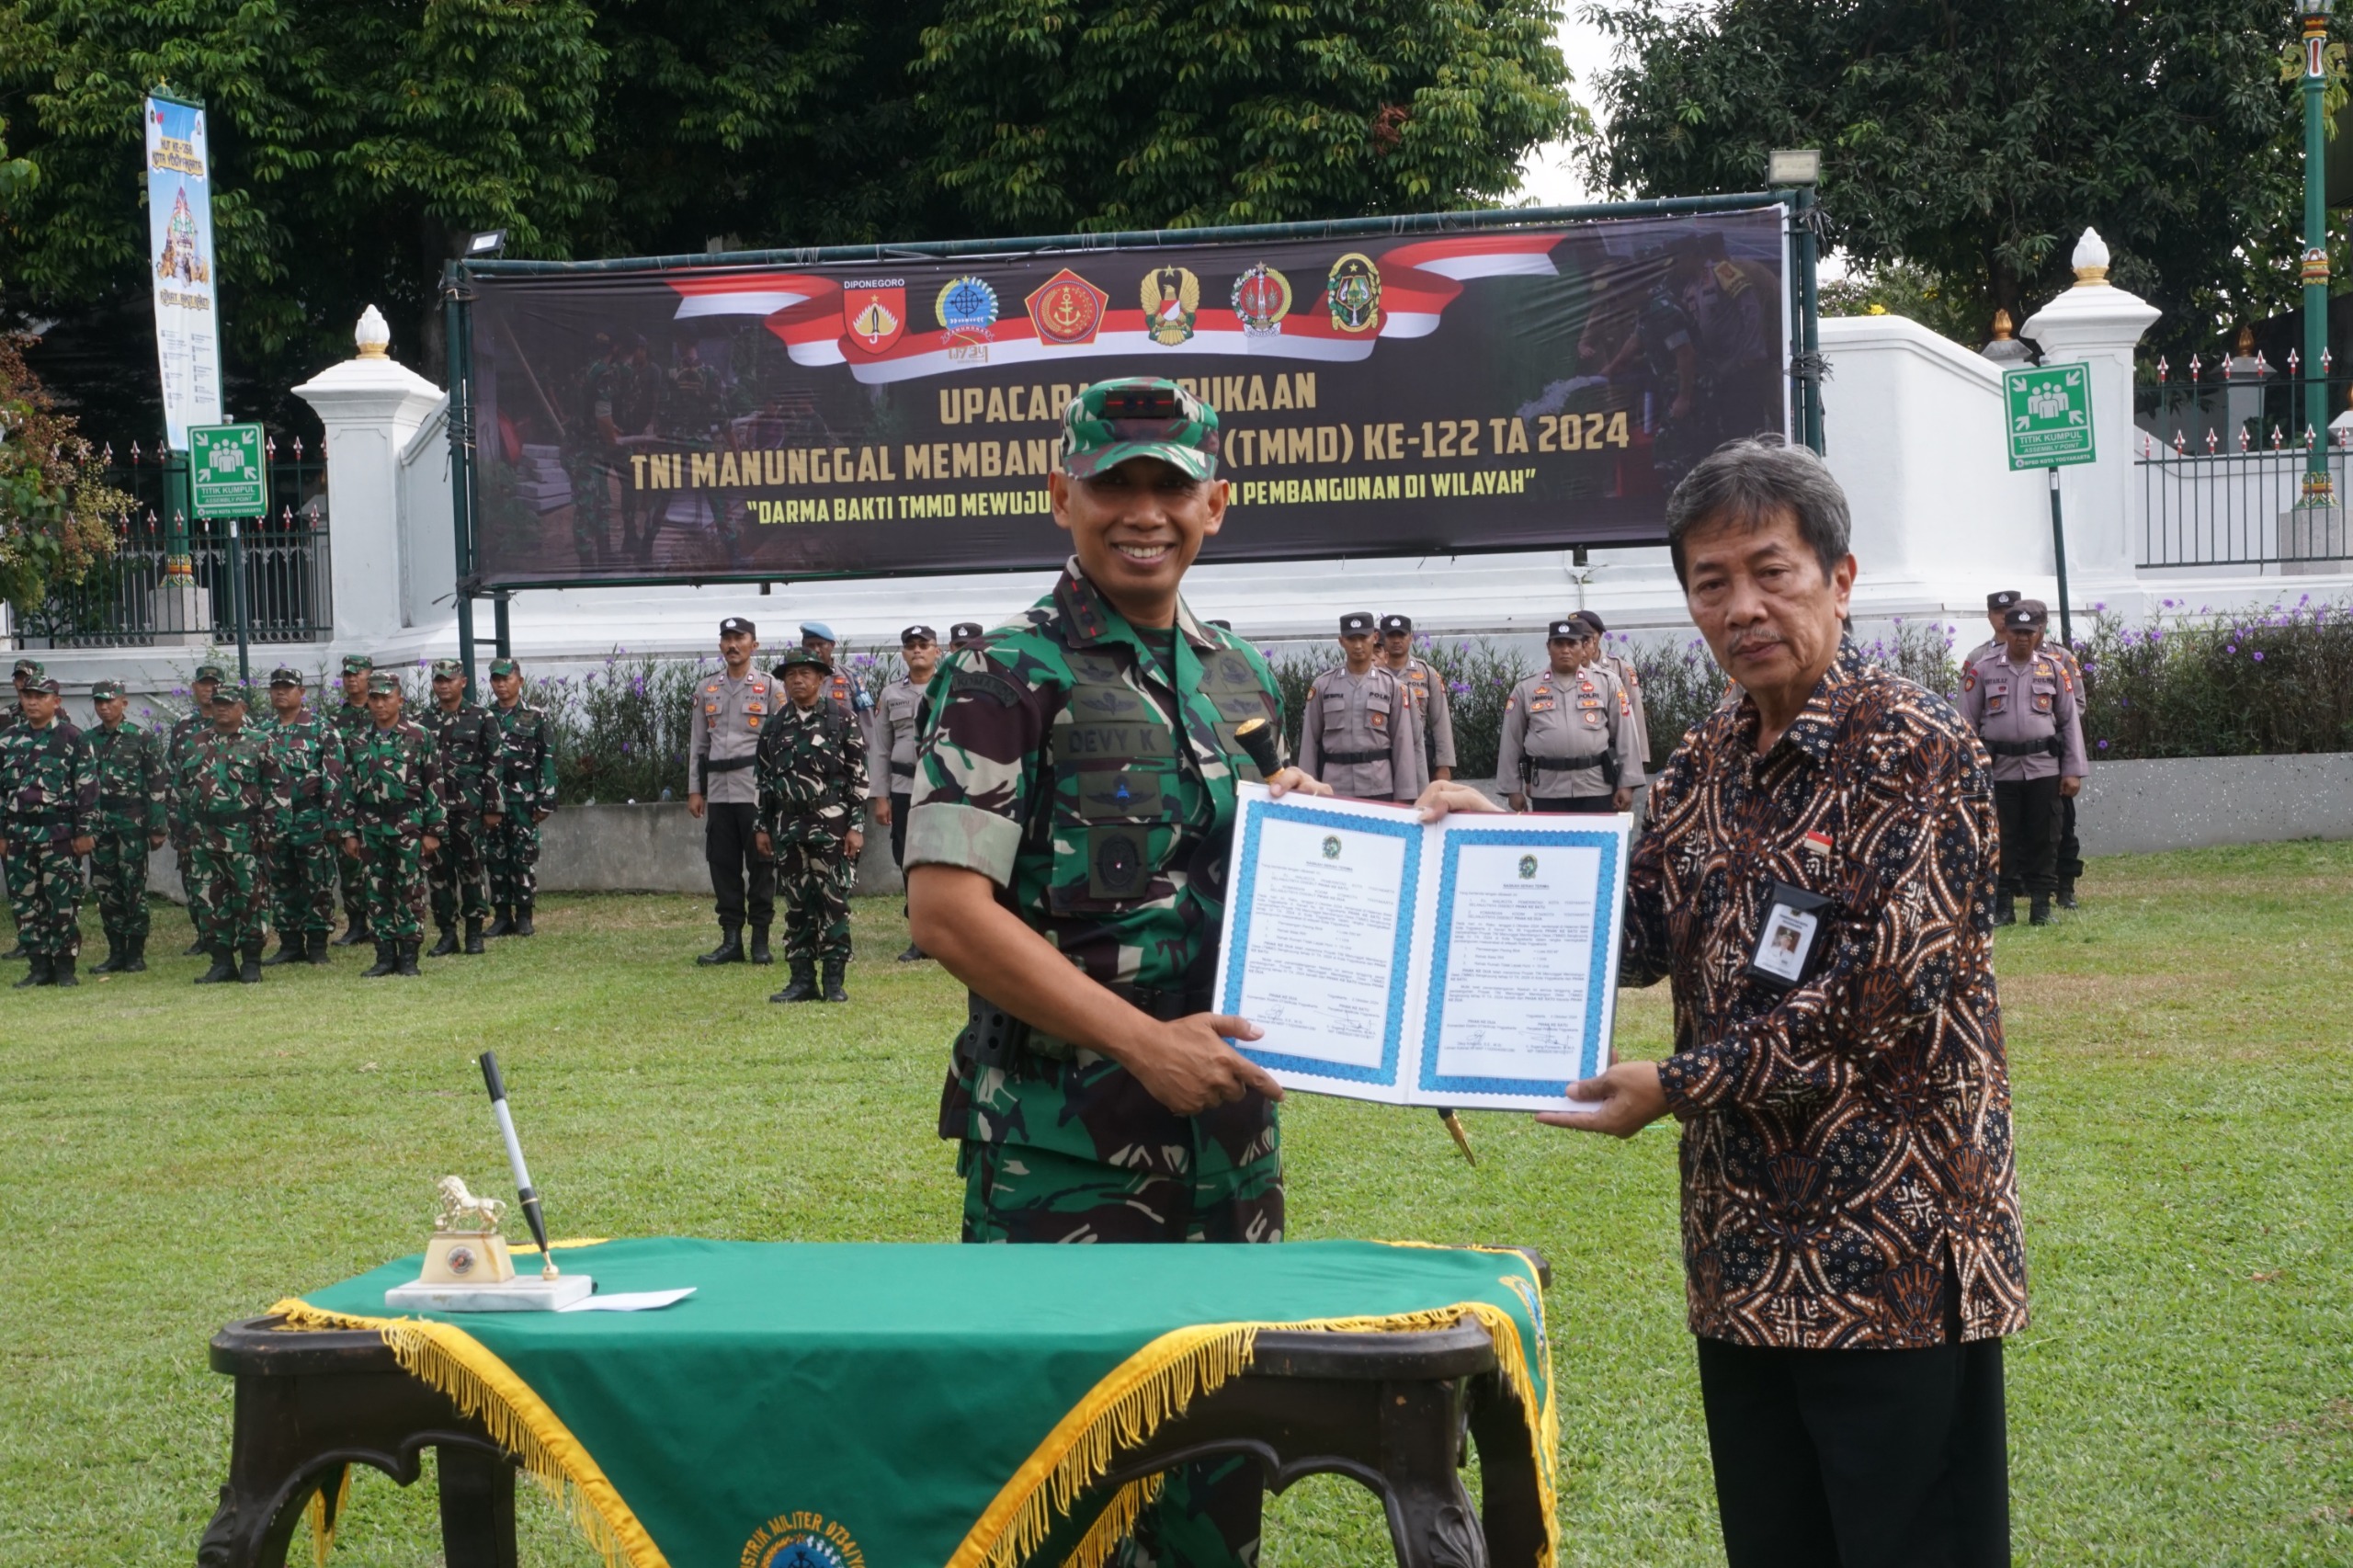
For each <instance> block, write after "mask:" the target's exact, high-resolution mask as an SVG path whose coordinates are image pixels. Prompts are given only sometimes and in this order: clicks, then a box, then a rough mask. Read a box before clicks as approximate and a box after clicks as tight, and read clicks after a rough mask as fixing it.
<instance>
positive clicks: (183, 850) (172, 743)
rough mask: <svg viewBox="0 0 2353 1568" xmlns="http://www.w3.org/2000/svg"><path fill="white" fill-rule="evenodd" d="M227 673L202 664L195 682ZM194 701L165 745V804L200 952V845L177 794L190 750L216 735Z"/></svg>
mask: <svg viewBox="0 0 2353 1568" xmlns="http://www.w3.org/2000/svg"><path fill="white" fill-rule="evenodd" d="M225 674H226V672H225V671H223V670H222V668H221V666H220V665H197V666H196V676H195V682H202V681H206V680H210V681H213V682H215V683H218V682H219V681H220V680H221V679H222V676H224V675H225ZM191 684H194V683H193V682H192V683H191ZM193 700H194V707H193V708H192V709H191V710H190V711H189V712H188V715H187V717H185V718H182V719H176V720H174V721H173V722H172V731H171V733H170V735H169V736H167V737H166V738H165V742H164V777H165V789H166V790H171V791H173V793H172V796H171V798H170V799H169V800H167V801H165V808H166V812H167V815H168V817H169V819H170V822H171V826H170V827H169V828H167V829H165V831H166V832H167V833H169V834H170V835H171V841H172V853H173V854H174V855H176V856H177V857H178V858H179V863H180V891H181V892H183V893H185V894H186V895H187V897H188V924H189V925H190V926H194V927H196V933H197V937H196V941H197V947H198V948H199V949H200V948H202V947H203V946H204V919H205V915H204V879H203V878H201V877H199V876H198V875H197V874H196V845H195V842H194V840H192V839H190V838H189V837H188V823H187V819H186V817H184V816H183V815H182V814H181V812H180V802H179V797H178V794H177V792H176V791H177V790H178V787H179V777H180V765H181V764H182V763H184V762H186V761H187V760H188V748H189V747H191V746H193V745H195V744H196V743H197V742H198V741H199V740H201V739H203V738H204V737H205V736H206V735H209V734H210V733H212V712H211V710H210V709H209V708H207V707H206V706H205V705H204V703H203V701H202V700H200V699H193ZM191 950H193V949H191Z"/></svg>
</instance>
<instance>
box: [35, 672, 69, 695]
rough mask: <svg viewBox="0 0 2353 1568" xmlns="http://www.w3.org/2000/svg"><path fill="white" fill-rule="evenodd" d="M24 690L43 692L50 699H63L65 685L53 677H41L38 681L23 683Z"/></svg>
mask: <svg viewBox="0 0 2353 1568" xmlns="http://www.w3.org/2000/svg"><path fill="white" fill-rule="evenodd" d="M25 689H26V690H27V691H45V692H47V693H49V695H50V696H51V697H63V696H64V695H65V683H64V682H63V681H62V680H59V679H58V678H57V677H56V676H41V677H40V679H38V680H28V681H27V682H26V683H25Z"/></svg>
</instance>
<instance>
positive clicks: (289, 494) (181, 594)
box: [13, 439, 335, 648]
mask: <svg viewBox="0 0 2353 1568" xmlns="http://www.w3.org/2000/svg"><path fill="white" fill-rule="evenodd" d="M102 455H103V457H104V459H105V460H106V461H107V464H108V467H107V475H106V477H107V482H108V483H110V484H112V485H114V486H115V487H116V488H118V489H120V490H123V491H126V492H128V493H129V494H131V497H132V500H133V502H134V503H135V504H134V506H133V507H132V509H131V515H130V516H129V517H126V518H125V519H124V520H123V523H122V526H121V528H120V530H119V535H118V537H117V540H116V544H115V553H114V555H113V557H112V558H111V559H109V560H108V561H106V562H102V563H101V564H99V565H98V566H97V567H96V568H94V569H93V570H92V571H91V573H90V574H89V575H88V576H86V577H85V578H84V579H83V580H82V581H81V582H80V583H76V584H70V585H60V586H59V587H58V588H57V590H56V591H55V592H53V593H52V594H51V596H50V597H49V599H48V601H47V602H46V603H44V604H42V605H40V606H38V607H36V608H19V609H18V610H17V613H16V615H15V616H14V618H13V628H14V632H15V637H14V641H15V643H16V645H17V647H19V648H109V647H135V646H152V645H153V644H156V643H159V642H160V643H189V644H202V643H206V642H210V643H216V644H220V645H223V646H226V645H228V644H232V643H233V642H236V640H237V623H236V619H235V617H236V608H237V597H236V595H235V593H234V592H233V584H235V583H237V582H238V581H239V580H240V579H241V580H242V586H243V588H244V622H245V635H246V638H247V640H248V641H250V642H314V641H318V640H320V639H324V638H325V637H328V636H330V635H332V633H333V632H334V630H335V603H334V595H333V590H332V588H331V586H330V583H329V576H328V555H327V478H326V462H325V454H324V453H323V452H318V451H315V450H313V451H307V452H306V451H305V450H304V449H303V445H302V443H301V440H300V439H296V440H294V441H292V442H290V443H287V444H286V445H285V446H283V447H281V446H280V445H279V444H278V442H276V441H275V440H273V441H271V442H270V443H269V449H268V451H267V459H268V467H269V495H270V507H271V509H270V513H269V515H268V516H267V517H248V518H243V519H240V520H239V521H238V522H237V524H236V538H235V540H232V539H231V532H230V528H231V525H230V524H229V522H228V521H226V520H224V519H221V518H209V519H206V520H203V521H191V520H188V519H186V518H178V519H175V517H174V512H175V510H176V508H175V506H174V500H175V497H176V496H177V495H181V494H185V493H186V491H185V485H186V477H185V475H186V459H185V458H184V457H180V456H178V455H176V454H172V455H168V456H167V455H165V454H161V453H149V452H144V451H142V450H141V449H139V448H138V447H136V446H134V447H132V448H131V449H130V452H129V459H130V460H129V461H127V462H126V461H123V460H121V458H120V457H119V456H118V454H116V453H115V452H114V451H113V449H111V448H108V449H106V450H105V451H104V453H103V454H102ZM175 520H177V521H178V522H179V525H180V528H181V530H183V533H184V537H183V538H181V539H179V540H175V538H174V528H173V523H174V521H175ZM176 545H177V546H178V548H177V550H176V549H175V546H176ZM232 560H235V561H236V562H237V563H238V565H239V566H240V567H241V568H242V571H241V572H233V570H232V567H231V562H232Z"/></svg>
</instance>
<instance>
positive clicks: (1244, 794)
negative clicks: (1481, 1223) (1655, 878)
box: [1217, 784, 1632, 1110]
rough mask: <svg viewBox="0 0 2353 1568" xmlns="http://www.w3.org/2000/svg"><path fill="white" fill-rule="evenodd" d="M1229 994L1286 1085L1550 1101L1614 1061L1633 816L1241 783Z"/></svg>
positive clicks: (1223, 995) (1221, 966) (1228, 909)
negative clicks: (1464, 807)
mask: <svg viewBox="0 0 2353 1568" xmlns="http://www.w3.org/2000/svg"><path fill="white" fill-rule="evenodd" d="M1238 816H1239V821H1238V822H1237V824H1236V830H1235V833H1234V852H1233V868H1232V871H1231V873H1230V875H1229V877H1228V879H1227V893H1226V905H1225V925H1224V931H1223V941H1222V947H1221V949H1220V952H1219V960H1218V980H1217V996H1218V1010H1219V1011H1220V1012H1222V1013H1227V1014H1232V1015H1237V1016H1239V1017H1245V1018H1248V1019H1249V1020H1250V1021H1251V1022H1253V1023H1255V1024H1256V1025H1258V1026H1259V1027H1260V1028H1263V1029H1264V1030H1265V1031H1266V1032H1265V1034H1264V1036H1263V1037H1262V1038H1260V1039H1258V1040H1248V1041H1237V1042H1235V1043H1236V1049H1238V1050H1239V1051H1242V1052H1243V1054H1244V1055H1245V1056H1247V1057H1249V1058H1250V1059H1251V1060H1252V1061H1254V1062H1257V1063H1258V1064H1259V1065H1260V1066H1262V1067H1265V1068H1266V1069H1267V1071H1268V1072H1269V1073H1271V1074H1274V1076H1275V1079H1276V1081H1277V1082H1279V1083H1280V1084H1282V1085H1283V1086H1284V1087H1286V1088H1298V1089H1305V1090H1310V1091H1313V1092H1315V1093H1321V1094H1331V1095H1340V1096H1347V1097H1349V1098H1352V1099H1369V1100H1380V1101H1384V1102H1387V1103H1390V1104H1396V1105H1424V1106H1449V1107H1465V1108H1492V1109H1523V1110H1544V1109H1552V1108H1559V1107H1563V1106H1565V1105H1567V1104H1568V1098H1567V1096H1566V1093H1565V1090H1566V1087H1567V1085H1569V1084H1570V1083H1572V1082H1574V1081H1575V1080H1576V1079H1579V1078H1587V1077H1591V1076H1593V1075H1594V1074H1597V1073H1598V1072H1600V1071H1601V1070H1602V1068H1604V1067H1605V1066H1607V1065H1608V1062H1609V1040H1610V1034H1611V1031H1612V1029H1613V1028H1614V1027H1615V1024H1616V1004H1617V992H1618V945H1619V941H1620V937H1621V934H1622V933H1621V929H1620V910H1621V908H1622V905H1623V901H1624V894H1625V880H1626V860H1627V846H1628V842H1629V838H1630V835H1631V831H1632V818H1631V817H1629V816H1626V815H1622V814H1620V815H1614V816H1613V815H1591V816H1563V815H1552V814H1537V815H1527V814H1513V815H1503V814H1494V813H1457V814H1450V815H1449V816H1447V817H1446V818H1444V819H1442V820H1441V821H1439V822H1438V823H1435V824H1425V823H1423V822H1421V821H1419V820H1418V819H1417V818H1416V816H1415V813H1414V811H1413V808H1411V807H1409V806H1392V805H1380V804H1375V803H1372V802H1369V801H1341V800H1334V799H1331V798H1329V797H1315V796H1302V795H1291V796H1288V797H1286V798H1285V799H1283V800H1281V801H1276V800H1274V799H1273V798H1272V797H1271V796H1270V795H1269V794H1268V793H1267V790H1266V789H1265V788H1264V787H1263V786H1260V785H1252V784H1245V785H1243V786H1241V788H1240V790H1239V791H1238Z"/></svg>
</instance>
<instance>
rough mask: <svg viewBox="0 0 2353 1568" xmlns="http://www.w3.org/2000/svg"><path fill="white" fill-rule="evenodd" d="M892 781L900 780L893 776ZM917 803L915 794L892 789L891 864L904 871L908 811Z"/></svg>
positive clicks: (905, 866)
mask: <svg viewBox="0 0 2353 1568" xmlns="http://www.w3.org/2000/svg"><path fill="white" fill-rule="evenodd" d="M891 782H892V783H893V784H896V783H897V782H898V780H897V779H895V778H893V779H892V780H891ZM914 807H915V796H913V795H912V794H909V793H908V792H907V791H905V790H892V791H891V864H892V865H893V866H896V867H898V868H899V869H901V870H902V871H904V870H905V869H907V812H909V811H911V810H913V809H914Z"/></svg>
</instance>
